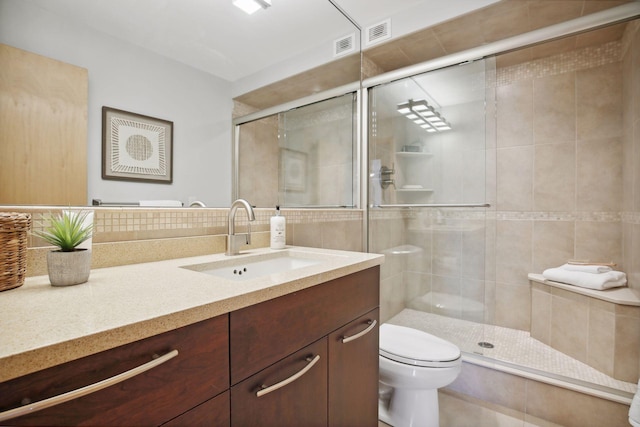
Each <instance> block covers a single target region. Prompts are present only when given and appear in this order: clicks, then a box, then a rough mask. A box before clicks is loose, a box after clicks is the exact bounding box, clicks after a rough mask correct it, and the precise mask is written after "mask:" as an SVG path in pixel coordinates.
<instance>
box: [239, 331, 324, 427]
mask: <svg viewBox="0 0 640 427" xmlns="http://www.w3.org/2000/svg"><path fill="white" fill-rule="evenodd" d="M316 355H319V356H320V359H318V361H317V363H315V364H314V365H313V366H312V367H311V368H310V369H309V370H308V371H307V372H305V373H304V375H302V376H301V377H299V378H298V379H297V380H295V381H293V382H292V383H290V384H287V385H285V386H283V387H282V388H279V389H277V390H275V391H273V392H271V393H268V394H265V395H263V396H260V397H258V396H256V393H257V391H258V390H261V388H262V386H263V385H266V386H271V385H273V384H277V383H278V382H280V381H283V380H285V379H287V378H290V377H291V376H292V375H295V374H296V373H297V372H300V370H302V369H304V368H305V367H306V366H307V365H308V364H309V363H310V362H309V360H308V359H311V358H313V357H315V356H316ZM231 425H232V426H234V427H253V426H257V425H260V426H261V427H269V426H273V427H288V426H290V427H300V426H305V427H314V426H326V425H327V339H326V338H323V339H321V340H320V341H316V342H315V343H313V344H311V345H309V346H307V347H305V348H303V349H302V350H300V351H298V352H296V353H294V354H293V355H291V356H289V357H287V358H285V359H284V360H282V361H280V362H278V363H276V364H275V365H273V366H270V367H268V368H267V369H265V370H263V371H261V372H258V373H257V374H255V375H254V376H252V377H249V378H248V379H246V380H244V381H242V382H241V383H239V384H236V385H235V386H233V387H232V388H231Z"/></svg>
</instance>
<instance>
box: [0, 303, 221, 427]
mask: <svg viewBox="0 0 640 427" xmlns="http://www.w3.org/2000/svg"><path fill="white" fill-rule="evenodd" d="M228 324H229V322H228V316H226V315H224V316H219V317H216V318H213V319H209V320H205V321H202V322H199V323H195V324H192V325H189V326H185V327H183V328H178V329H175V330H172V331H169V332H166V333H163V334H160V335H156V336H153V337H150V338H146V339H144V340H141V341H136V342H134V343H131V344H127V345H123V346H121V347H117V348H114V349H111V350H107V351H104V352H101V353H98V354H95V355H92V356H87V357H84V358H82V359H78V360H75V361H72V362H68V363H65V364H62V365H58V366H55V367H52V368H49V369H45V370H43V371H39V372H35V373H33V374H30V375H26V376H24V377H20V378H16V379H15V380H10V381H7V382H4V383H2V384H0V411H5V410H9V409H13V408H17V407H20V406H21V402H23V401H25V400H28V401H30V402H38V401H42V400H44V399H48V398H51V397H54V396H59V395H61V394H63V393H67V392H71V391H74V390H78V389H80V388H82V387H86V386H89V385H92V384H95V383H98V382H100V381H103V380H106V379H113V378H114V377H115V376H116V375H119V374H121V373H123V372H126V371H130V370H131V369H134V368H137V367H139V366H141V365H145V364H146V363H148V362H149V361H151V360H152V359H153V357H154V355H159V356H163V355H166V354H170V353H171V352H172V351H175V350H177V351H178V354H177V356H175V357H173V358H171V359H169V360H167V361H166V362H164V363H162V364H160V365H158V366H155V367H153V368H152V369H150V370H148V371H146V372H144V373H141V374H139V375H136V376H134V377H133V378H130V379H127V380H125V381H123V382H118V383H116V384H113V385H111V386H109V387H107V388H104V389H102V390H99V391H96V392H94V393H91V394H88V395H85V396H83V397H78V398H75V399H73V400H70V401H68V402H65V403H61V404H59V405H56V406H53V407H50V408H48V409H43V410H41V411H38V412H34V413H31V414H29V415H25V416H23V417H19V418H15V419H12V420H11V421H10V422H9V424H10V425H38V426H43V425H47V426H51V425H55V426H69V425H94V426H95V425H98V426H122V425H126V426H133V425H135V426H151V425H153V426H156V425H160V424H162V423H164V422H166V421H168V420H171V419H173V418H175V417H176V416H177V415H180V414H183V413H185V412H187V411H188V410H190V409H192V408H194V407H196V406H197V405H199V404H201V403H203V402H204V401H206V400H208V399H210V398H212V397H214V396H216V395H218V394H220V393H222V392H224V391H225V390H227V389H228V388H229V369H228V366H229V347H228V345H229V344H228V342H229V341H228ZM227 410H228V409H227Z"/></svg>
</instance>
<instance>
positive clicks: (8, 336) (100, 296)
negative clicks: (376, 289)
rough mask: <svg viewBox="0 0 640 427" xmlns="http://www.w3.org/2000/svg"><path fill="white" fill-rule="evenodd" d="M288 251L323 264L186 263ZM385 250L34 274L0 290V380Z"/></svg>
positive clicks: (362, 262)
mask: <svg viewBox="0 0 640 427" xmlns="http://www.w3.org/2000/svg"><path fill="white" fill-rule="evenodd" d="M283 251H288V252H289V254H290V255H291V256H295V257H298V258H313V259H315V260H321V262H319V263H318V264H315V265H312V266H307V267H303V268H298V269H293V270H289V271H285V272H281V273H276V274H270V275H265V276H262V277H259V278H256V279H249V280H244V281H232V280H227V279H222V278H218V277H215V276H212V275H209V274H205V273H201V272H198V271H192V270H189V269H185V268H180V267H182V266H188V265H194V264H203V263H210V262H219V263H227V264H228V263H230V262H239V261H241V260H243V261H244V260H246V261H251V260H253V259H254V258H256V257H263V256H267V257H268V256H272V255H270V254H275V253H280V254H282V253H283ZM383 260H384V256H382V255H377V254H367V253H360V252H346V251H335V250H327V249H317V248H301V247H287V249H284V250H280V251H276V250H271V249H268V248H263V249H255V250H249V251H244V252H243V253H242V254H241V255H237V256H234V257H226V256H225V255H224V254H214V255H206V256H198V257H192V258H180V259H173V260H168V261H159V262H151V263H144V264H134V265H127V266H120V267H109V268H100V269H94V270H92V271H91V276H90V278H89V281H88V282H87V283H84V284H81V285H76V286H69V287H53V286H51V285H50V284H49V279H48V277H47V276H37V277H30V278H27V279H26V280H25V284H24V285H23V286H21V287H19V288H15V289H11V290H8V291H4V292H0V325H1V327H0V381H6V380H9V379H12V378H16V377H18V376H22V375H25V374H28V373H31V372H35V371H38V370H41V369H44V368H47V367H50V366H54V365H57V364H60V363H64V362H68V361H70V360H74V359H77V358H80V357H83V356H87V355H90V354H94V353H97V352H100V351H103V350H107V349H110V348H113V347H116V346H119V345H123V344H127V343H130V342H133V341H137V340H139V339H143V338H147V337H149V336H152V335H156V334H159V333H163V332H166V331H169V330H172V329H175V328H179V327H182V326H185V325H189V324H191V323H195V322H198V321H201V320H205V319H208V318H211V317H214V316H217V315H221V314H225V313H229V312H231V311H233V310H237V309H239V308H243V307H246V306H249V305H253V304H256V303H259V302H262V301H266V300H269V299H272V298H275V297H278V296H282V295H285V294H288V293H291V292H295V291H298V290H300V289H304V288H308V287H311V286H314V285H317V284H320V283H323V282H326V281H328V280H332V279H335V278H338V277H342V276H345V275H348V274H351V273H355V272H357V271H361V270H364V269H366V268H369V267H374V266H376V265H379V264H381V263H382V262H383Z"/></svg>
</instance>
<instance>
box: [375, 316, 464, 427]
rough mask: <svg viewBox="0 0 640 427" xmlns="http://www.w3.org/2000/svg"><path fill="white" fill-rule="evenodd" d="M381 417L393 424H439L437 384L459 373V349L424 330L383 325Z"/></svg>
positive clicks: (427, 426)
mask: <svg viewBox="0 0 640 427" xmlns="http://www.w3.org/2000/svg"><path fill="white" fill-rule="evenodd" d="M379 359H380V384H379V399H378V410H379V418H380V420H381V421H383V422H385V423H387V424H390V425H392V426H393V427H409V426H411V427H438V425H439V419H440V417H439V414H438V388H440V387H444V386H446V385H449V384H451V383H452V382H453V381H454V380H455V379H456V378H457V377H458V374H459V373H460V369H461V367H462V358H461V354H460V349H459V348H458V347H456V346H455V345H453V344H452V343H450V342H448V341H446V340H443V339H441V338H438V337H435V336H433V335H431V334H428V333H426V332H423V331H418V330H416V329H412V328H407V327H404V326H396V325H390V324H387V323H384V324H383V325H382V326H380V355H379Z"/></svg>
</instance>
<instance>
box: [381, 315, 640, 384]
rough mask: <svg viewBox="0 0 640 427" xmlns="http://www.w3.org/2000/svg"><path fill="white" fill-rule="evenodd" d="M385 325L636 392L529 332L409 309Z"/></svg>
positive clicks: (555, 372) (495, 356)
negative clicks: (488, 344)
mask: <svg viewBox="0 0 640 427" xmlns="http://www.w3.org/2000/svg"><path fill="white" fill-rule="evenodd" d="M388 323H393V324H396V325H400V326H408V327H412V328H414V329H418V330H422V331H425V332H428V333H430V334H432V335H436V336H438V337H440V338H443V339H445V340H447V341H450V342H452V343H454V344H455V345H457V346H458V347H459V348H460V350H462V351H463V352H466V353H475V354H480V355H483V356H486V357H490V358H493V359H496V360H500V361H504V362H509V363H513V364H516V365H520V366H524V367H527V368H532V369H536V370H539V371H543V372H549V373H552V374H556V375H561V376H564V377H569V378H574V379H577V380H581V381H586V382H590V383H594V384H598V385H601V386H604V387H609V388H612V389H616V390H622V391H625V392H628V393H635V391H636V388H637V386H636V384H632V383H628V382H624V381H619V380H616V379H615V378H611V377H610V376H608V375H605V374H603V373H602V372H600V371H598V370H597V369H594V368H592V367H591V366H589V365H587V364H585V363H582V362H579V361H577V360H575V359H573V358H572V357H570V356H567V355H566V354H564V353H562V352H560V351H558V350H555V349H553V348H551V347H549V346H548V345H545V344H543V343H541V342H540V341H538V340H536V339H534V338H531V336H530V334H529V332H525V331H520V330H517V329H510V328H504V327H500V326H493V325H484V324H480V323H475V322H470V321H467V320H460V319H454V318H451V317H445V316H440V315H437V314H432V313H425V312H422V311H417V310H412V309H408V308H407V309H404V310H402V311H401V312H400V313H398V314H397V315H395V316H394V317H392V318H391V319H389V321H388ZM480 342H487V343H491V344H492V345H493V348H483V347H480V346H479V345H478V343H480Z"/></svg>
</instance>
